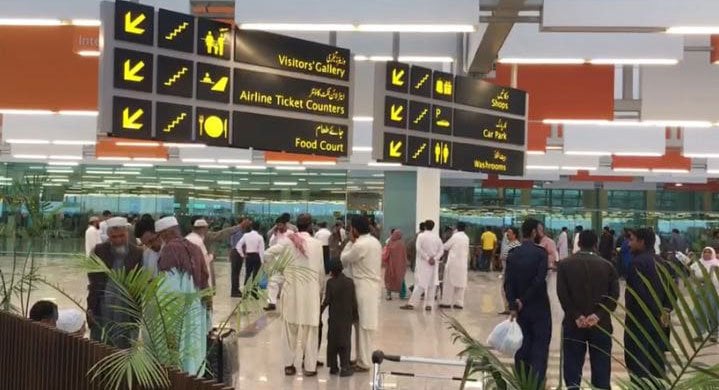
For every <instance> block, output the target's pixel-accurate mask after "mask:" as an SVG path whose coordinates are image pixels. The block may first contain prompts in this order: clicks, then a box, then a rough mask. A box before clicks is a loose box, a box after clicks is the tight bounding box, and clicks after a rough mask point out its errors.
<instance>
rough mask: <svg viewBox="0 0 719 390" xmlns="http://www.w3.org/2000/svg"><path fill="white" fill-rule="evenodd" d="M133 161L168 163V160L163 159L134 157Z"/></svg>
mask: <svg viewBox="0 0 719 390" xmlns="http://www.w3.org/2000/svg"><path fill="white" fill-rule="evenodd" d="M132 161H150V162H166V161H167V159H166V158H162V157H133V158H132Z"/></svg>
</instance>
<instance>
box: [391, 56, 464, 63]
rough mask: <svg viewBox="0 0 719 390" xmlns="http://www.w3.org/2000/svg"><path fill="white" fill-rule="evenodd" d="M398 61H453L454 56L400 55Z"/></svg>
mask: <svg viewBox="0 0 719 390" xmlns="http://www.w3.org/2000/svg"><path fill="white" fill-rule="evenodd" d="M398 61H403V62H442V63H452V62H454V58H452V57H447V56H399V58H398Z"/></svg>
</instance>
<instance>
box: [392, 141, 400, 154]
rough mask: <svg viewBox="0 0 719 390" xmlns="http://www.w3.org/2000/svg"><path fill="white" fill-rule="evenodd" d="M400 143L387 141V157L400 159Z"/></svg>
mask: <svg viewBox="0 0 719 390" xmlns="http://www.w3.org/2000/svg"><path fill="white" fill-rule="evenodd" d="M401 148H402V141H389V156H390V157H402V151H401V150H400V149H401Z"/></svg>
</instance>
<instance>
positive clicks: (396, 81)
mask: <svg viewBox="0 0 719 390" xmlns="http://www.w3.org/2000/svg"><path fill="white" fill-rule="evenodd" d="M402 77H404V69H397V68H394V69H392V85H397V86H400V87H401V86H403V85H404V79H403V78H402Z"/></svg>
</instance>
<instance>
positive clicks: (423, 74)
mask: <svg viewBox="0 0 719 390" xmlns="http://www.w3.org/2000/svg"><path fill="white" fill-rule="evenodd" d="M442 91H444V84H443V85H442ZM409 93H410V94H412V95H417V96H424V97H426V98H431V97H432V70H431V69H427V68H423V67H421V66H414V65H413V66H412V75H411V77H410V87H409Z"/></svg>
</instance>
